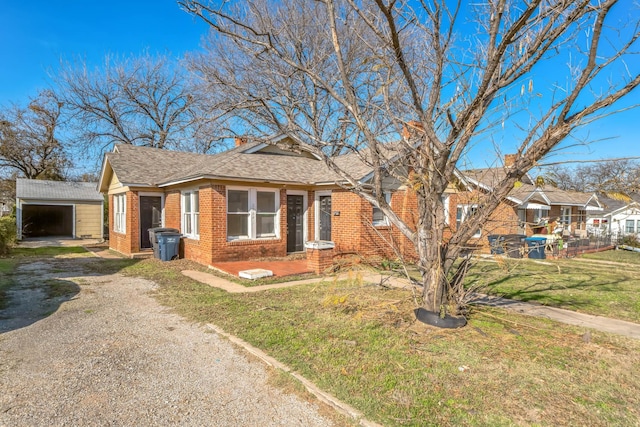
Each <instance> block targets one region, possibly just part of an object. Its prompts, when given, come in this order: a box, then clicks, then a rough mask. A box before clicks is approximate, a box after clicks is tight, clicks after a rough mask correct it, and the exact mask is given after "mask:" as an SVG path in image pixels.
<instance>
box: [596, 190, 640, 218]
mask: <svg viewBox="0 0 640 427" xmlns="http://www.w3.org/2000/svg"><path fill="white" fill-rule="evenodd" d="M629 197H630V200H627V201H625V200H618V199H612V198H611V197H607V196H604V195H600V196H599V200H600V202H601V204H602V212H601V213H599V215H603V216H604V215H610V214H612V213H614V212H619V211H624V210H625V209H627V208H629V207H640V194H631V195H630V196H629Z"/></svg>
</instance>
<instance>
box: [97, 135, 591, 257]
mask: <svg viewBox="0 0 640 427" xmlns="http://www.w3.org/2000/svg"><path fill="white" fill-rule="evenodd" d="M286 144H287V140H286V139H281V140H275V141H270V143H269V144H267V143H264V142H260V141H246V140H243V139H237V140H236V147H235V148H233V149H231V150H229V151H226V152H224V153H220V154H216V155H205V154H195V153H184V152H175V151H168V150H158V149H154V148H147V147H137V146H132V145H116V146H115V147H114V150H113V152H111V153H107V154H106V155H105V158H104V162H103V167H102V172H101V176H100V182H99V184H98V188H99V190H100V191H101V192H103V193H107V194H108V196H109V224H110V229H109V245H110V247H111V249H113V250H116V251H118V252H120V253H123V254H126V255H129V256H133V255H134V254H136V253H139V252H141V251H145V250H148V249H149V248H151V247H152V244H151V242H150V241H149V234H148V229H149V228H154V227H168V228H175V229H178V230H179V231H180V233H181V234H182V236H183V237H182V239H181V248H180V252H181V253H180V255H181V257H184V258H187V259H191V260H194V261H196V262H199V263H201V264H205V265H211V264H213V263H215V262H220V261H234V260H243V259H255V258H263V257H282V256H285V255H287V254H291V253H298V252H304V251H306V243H307V242H311V241H332V242H333V243H334V245H335V248H334V253H335V254H336V255H344V254H357V255H361V256H364V257H384V258H396V257H397V256H398V255H401V256H403V257H405V258H409V259H411V258H414V259H415V257H416V254H415V249H414V246H413V244H412V243H411V242H409V240H408V239H407V238H405V237H404V236H403V235H402V234H401V233H400V232H399V231H398V230H397V229H396V228H395V227H392V226H391V225H390V224H389V222H388V220H387V218H385V216H384V215H383V214H382V212H381V211H380V210H379V209H376V208H374V207H373V206H372V205H371V204H370V203H369V202H367V201H366V200H364V199H363V198H361V197H359V196H358V195H356V194H354V193H352V192H350V191H348V189H345V185H346V182H342V181H341V178H340V177H339V176H338V175H337V174H336V173H334V172H333V171H331V170H330V169H329V168H328V167H327V165H326V164H325V162H324V161H322V160H320V159H318V158H316V157H315V156H314V155H312V154H311V153H308V152H305V151H298V152H292V151H290V150H287V149H285V148H281V146H282V145H286ZM335 162H336V164H337V165H338V166H340V167H341V168H343V169H344V170H347V171H348V172H349V173H350V174H351V175H352V176H353V177H355V178H356V179H358V180H360V182H366V181H367V180H368V179H369V177H370V176H371V169H370V168H369V167H368V166H366V165H365V164H364V163H363V162H362V160H361V158H360V156H359V155H357V154H353V153H352V154H347V155H342V156H339V157H337V158H336V159H335ZM499 170H502V171H503V172H502V173H504V169H499V168H497V169H495V170H493V172H492V173H494V174H495V173H499V172H496V171H499ZM476 172H477V171H476ZM480 175H482V174H478V173H473V172H471V171H470V172H467V173H465V174H460V173H458V175H456V178H457V180H458V182H457V183H456V184H455V185H454V184H452V185H451V186H450V188H449V189H448V190H447V192H446V194H445V195H444V196H443V202H444V206H445V216H446V218H447V223H448V226H449V227H450V229H451V230H455V228H456V226H457V225H458V224H459V223H461V222H463V221H465V220H466V219H467V218H468V217H469V216H470V215H472V214H473V212H474V209H476V208H477V205H476V204H475V203H474V199H475V197H476V196H477V195H478V192H487V191H491V185H490V182H491V180H485V179H481V178H482V177H481V176H480ZM494 177H495V175H494ZM485 178H486V177H485ZM387 181H388V182H386V181H385V197H387V200H388V201H389V202H390V205H391V207H392V209H393V210H394V211H395V212H396V213H397V214H398V216H400V217H401V218H403V219H404V220H405V222H406V223H407V224H409V225H411V224H415V223H416V222H417V218H416V217H415V215H416V214H417V211H418V209H417V201H416V197H415V194H414V193H413V191H412V190H411V189H410V188H408V187H407V186H405V185H401V183H398V182H394V181H392V180H387ZM340 184H342V186H341V185H340ZM523 185H528V186H530V188H529V187H527V189H528V190H530V191H528V192H525V191H524V190H523V188H520V189H519V192H518V197H521V199H520V198H517V197H515V196H514V197H509V198H508V199H507V200H505V201H504V202H502V203H501V206H500V207H499V208H498V210H497V211H496V213H495V214H494V215H493V217H492V219H491V221H490V225H488V226H487V227H483V229H482V230H478V234H477V235H476V236H474V239H475V243H476V244H477V245H476V246H484V247H485V248H486V250H487V251H488V247H487V244H488V241H487V236H488V235H489V234H493V233H503V234H515V233H521V234H532V233H533V229H532V227H530V226H529V225H527V224H525V223H524V222H528V221H530V222H531V223H533V219H534V218H533V217H534V215H535V212H537V211H535V212H534V208H535V207H536V206H538V205H540V206H541V208H540V211H539V212H544V214H545V217H547V216H548V215H546V214H547V213H548V212H554V211H555V210H557V211H558V212H559V213H560V212H561V209H562V207H563V206H571V214H570V215H569V216H567V221H568V224H567V225H568V226H570V227H573V226H574V224H575V226H576V227H578V225H577V224H578V223H580V222H581V221H580V218H581V217H580V214H579V212H580V211H581V209H586V208H587V206H590V205H591V204H592V202H591V201H590V200H586V199H585V200H584V201H582V200H580V201H577V200H574V199H569V198H567V199H563V200H560V201H557V200H556V197H555V195H554V194H552V195H551V196H549V195H546V194H545V195H542V194H541V193H540V192H541V189H539V188H536V187H535V186H534V185H533V183H531V182H530V180H528V181H527V182H526V184H523ZM520 193H522V194H520ZM525 193H526V194H525ZM533 193H535V194H534V195H532V194H533ZM596 202H597V201H594V203H596ZM596 204H597V203H596ZM543 208H544V209H543ZM520 211H522V212H524V214H522V216H523V218H522V220H521V218H519V216H518V215H519V214H520ZM540 215H542V214H540ZM581 226H582V225H579V227H581ZM393 248H395V249H393Z"/></svg>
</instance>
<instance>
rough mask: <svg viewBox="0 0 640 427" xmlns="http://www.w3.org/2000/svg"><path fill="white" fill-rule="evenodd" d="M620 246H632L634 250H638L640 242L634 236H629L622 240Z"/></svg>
mask: <svg viewBox="0 0 640 427" xmlns="http://www.w3.org/2000/svg"><path fill="white" fill-rule="evenodd" d="M620 244H621V245H626V246H633V247H634V248H640V240H638V237H637V236H636V235H635V234H629V235H626V236H624V237H623V238H622V242H620Z"/></svg>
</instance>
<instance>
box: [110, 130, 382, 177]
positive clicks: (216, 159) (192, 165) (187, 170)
mask: <svg viewBox="0 0 640 427" xmlns="http://www.w3.org/2000/svg"><path fill="white" fill-rule="evenodd" d="M260 144H261V142H259V141H254V142H247V143H246V144H243V145H241V146H239V147H236V148H234V149H231V150H229V151H225V152H223V153H219V154H214V155H208V154H196V153H185V152H177V151H169V150H158V149H154V148H148V147H136V146H132V145H117V146H116V148H115V150H114V152H112V153H108V154H107V157H106V158H107V160H108V162H109V163H110V164H111V167H112V168H113V170H114V172H115V173H116V176H117V177H118V179H119V180H120V182H122V183H123V184H124V185H153V186H155V185H160V186H162V185H169V184H171V183H176V182H179V181H187V180H192V179H197V178H200V177H203V178H218V179H225V178H226V179H233V180H247V181H256V180H257V181H264V182H291V183H301V184H318V183H326V182H335V181H339V180H340V177H339V176H338V175H337V174H336V173H334V172H333V171H331V170H330V169H329V168H328V167H327V166H326V165H325V163H324V162H323V161H321V160H317V159H315V158H310V157H307V156H294V155H279V154H277V153H266V152H260V151H257V152H251V153H247V151H251V149H253V148H256V147H257V146H259V145H260ZM340 161H341V162H342V163H341V166H342V165H344V164H347V165H351V169H350V170H351V171H353V172H354V173H356V174H358V175H360V176H357V178H361V177H362V176H364V175H366V174H367V173H368V172H369V171H370V169H368V168H367V167H366V166H363V165H362V162H361V161H360V160H359V159H358V158H357V156H352V157H351V156H350V158H349V159H347V161H346V162H344V161H343V160H340ZM358 162H359V163H360V165H358Z"/></svg>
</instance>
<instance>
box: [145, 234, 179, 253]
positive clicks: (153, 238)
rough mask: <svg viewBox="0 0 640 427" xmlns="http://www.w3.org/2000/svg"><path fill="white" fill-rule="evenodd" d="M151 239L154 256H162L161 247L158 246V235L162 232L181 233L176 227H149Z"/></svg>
mask: <svg viewBox="0 0 640 427" xmlns="http://www.w3.org/2000/svg"><path fill="white" fill-rule="evenodd" d="M148 231H149V241H150V242H151V246H152V247H153V257H154V258H158V259H159V258H160V248H159V247H158V236H159V235H160V233H180V230H178V229H176V228H163V227H155V228H149V229H148Z"/></svg>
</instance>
